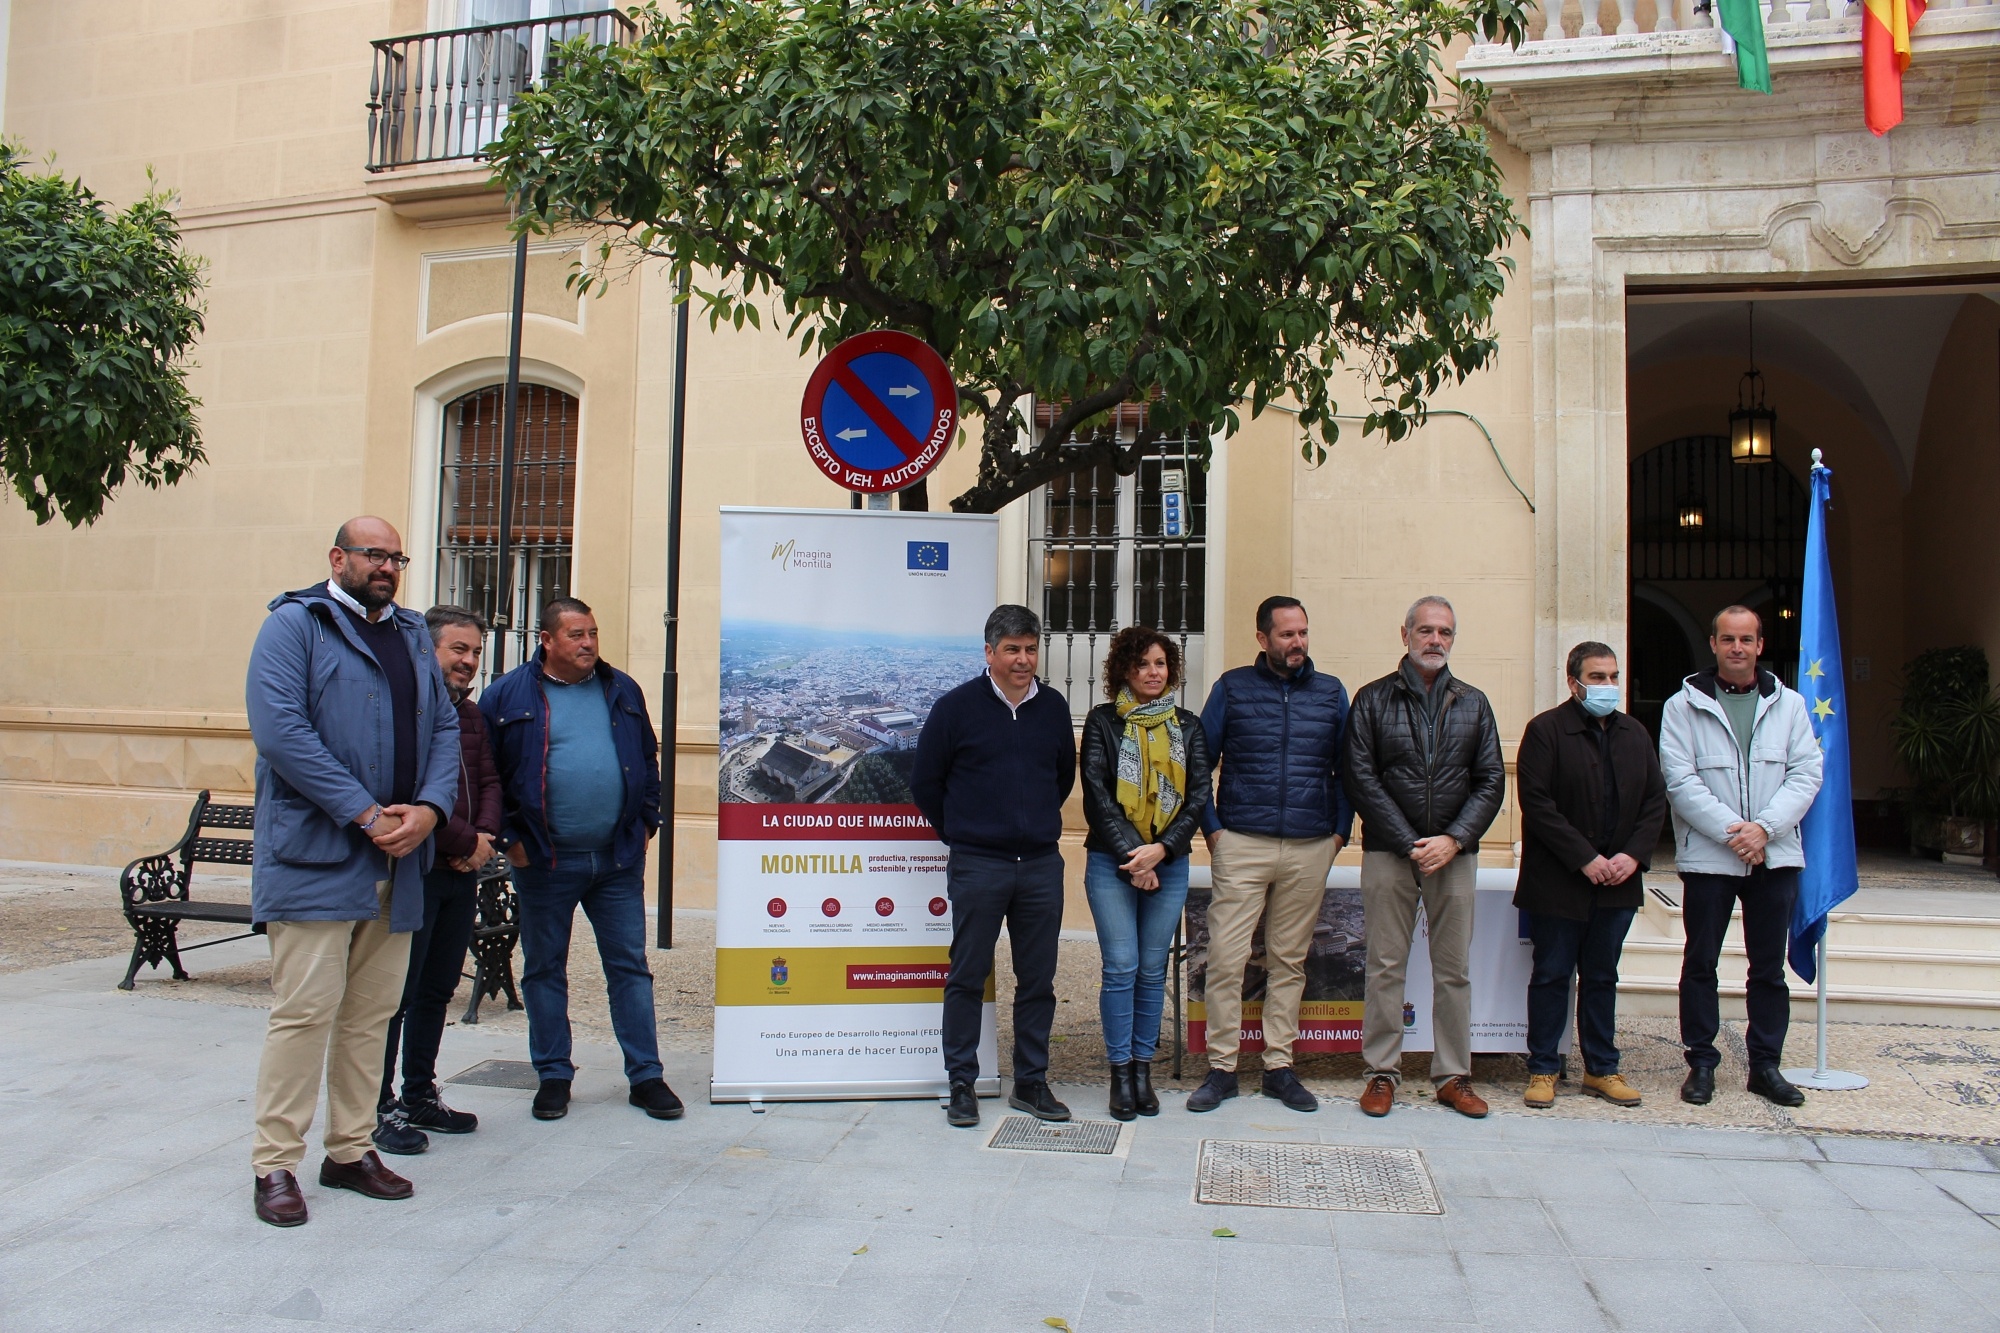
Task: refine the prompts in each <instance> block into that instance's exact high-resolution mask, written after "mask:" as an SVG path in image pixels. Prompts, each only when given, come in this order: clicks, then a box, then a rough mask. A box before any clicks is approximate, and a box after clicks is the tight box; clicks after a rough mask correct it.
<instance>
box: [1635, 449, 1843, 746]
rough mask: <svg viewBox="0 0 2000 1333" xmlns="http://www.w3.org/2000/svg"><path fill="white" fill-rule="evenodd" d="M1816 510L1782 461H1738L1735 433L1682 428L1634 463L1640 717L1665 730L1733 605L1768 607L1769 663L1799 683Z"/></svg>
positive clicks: (1637, 699)
mask: <svg viewBox="0 0 2000 1333" xmlns="http://www.w3.org/2000/svg"><path fill="white" fill-rule="evenodd" d="M1806 509H1807V505H1806V493H1805V488H1804V487H1802V486H1801V485H1799V481H1798V478H1797V477H1795V476H1793V475H1792V473H1791V471H1790V470H1789V469H1788V468H1786V467H1785V465H1784V464H1783V463H1781V462H1778V461H1776V460H1775V459H1774V460H1771V461H1769V462H1764V463H1759V464H1755V465H1751V466H1746V465H1744V464H1740V463H1736V462H1733V461H1732V460H1731V459H1730V456H1729V440H1728V437H1726V436H1722V435H1687V436H1682V437H1681V438H1679V439H1675V440H1669V441H1667V442H1666V443H1665V444H1662V445H1659V446H1657V447H1655V448H1653V449H1649V450H1647V451H1646V452H1645V453H1643V454H1641V455H1639V457H1638V458H1636V459H1634V460H1633V461H1632V466H1631V493H1630V507H1629V511H1628V512H1629V513H1630V515H1631V532H1630V546H1629V549H1630V552H1631V564H1630V570H1631V589H1630V592H1631V598H1630V602H1629V605H1630V606H1631V608H1632V610H1631V620H1630V623H1629V626H1628V631H1627V632H1628V637H1629V640H1630V647H1629V649H1628V650H1627V651H1628V653H1629V656H1630V660H1629V661H1628V662H1627V663H1626V667H1625V674H1626V678H1627V680H1628V681H1630V683H1631V684H1630V694H1631V701H1632V702H1631V708H1632V715H1633V716H1634V717H1636V718H1638V719H1640V720H1641V721H1642V722H1644V723H1646V725H1647V727H1648V728H1649V729H1651V730H1652V732H1653V734H1654V736H1655V737H1657V736H1658V735H1659V721H1660V710H1661V708H1662V707H1664V706H1665V704H1666V701H1667V700H1668V699H1669V698H1671V697H1672V695H1673V693H1674V691H1676V690H1678V689H1679V688H1680V683H1681V680H1682V678H1684V677H1685V676H1686V675H1687V673H1688V672H1690V671H1693V670H1696V669H1698V668H1700V667H1702V666H1704V665H1706V664H1707V663H1708V660H1709V658H1708V650H1707V642H1706V640H1707V626H1708V624H1709V622H1710V620H1711V618H1712V617H1713V616H1714V615H1715V613H1716V612H1717V611H1719V610H1721V609H1722V608H1723V607H1725V606H1728V605H1730V604H1731V603H1739V604H1741V605H1744V606H1748V607H1751V608H1752V609H1754V610H1756V611H1757V612H1758V613H1759V614H1760V615H1762V616H1763V618H1764V659H1763V666H1764V667H1765V668H1766V669H1768V670H1770V671H1773V672H1775V673H1776V674H1777V675H1778V677H1779V678H1780V679H1782V680H1783V681H1785V683H1786V684H1788V685H1789V684H1793V683H1795V682H1794V681H1793V679H1792V677H1793V676H1794V675H1795V674H1796V673H1797V670H1798V656H1799V620H1798V615H1799V580H1800V575H1801V572H1802V570H1803V569H1804V566H1805V554H1806ZM1690 626H1692V627H1693V629H1692V631H1691V630H1690V628H1689V627H1690Z"/></svg>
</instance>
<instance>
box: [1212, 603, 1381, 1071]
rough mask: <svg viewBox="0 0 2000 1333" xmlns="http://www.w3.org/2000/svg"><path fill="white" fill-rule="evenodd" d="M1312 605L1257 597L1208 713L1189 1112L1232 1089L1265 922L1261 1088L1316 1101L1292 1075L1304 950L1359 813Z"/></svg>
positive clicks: (1340, 697)
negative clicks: (1319, 664) (1200, 1015)
mask: <svg viewBox="0 0 2000 1333" xmlns="http://www.w3.org/2000/svg"><path fill="white" fill-rule="evenodd" d="M1306 639H1307V634H1306V610H1305V607H1304V606H1302V605H1300V603H1299V600H1298V599H1297V598H1295V597H1267V598H1265V599H1264V601H1263V603H1262V604H1261V605H1260V606H1258V608H1257V646H1258V647H1259V648H1262V649H1263V650H1264V651H1263V652H1261V653H1260V654H1258V656H1257V660H1256V661H1255V662H1253V663H1251V664H1250V665H1249V666H1246V667H1237V668H1236V669H1235V670H1233V671H1226V672H1224V673H1223V674H1222V678H1221V679H1220V680H1218V681H1216V682H1215V688H1214V689H1212V690H1211V691H1209V695H1208V705H1207V707H1205V708H1203V709H1202V710H1201V727H1202V731H1203V732H1205V733H1206V734H1207V736H1208V751H1209V753H1210V754H1212V755H1214V756H1216V758H1217V759H1219V760H1220V761H1221V764H1222V776H1221V778H1220V779H1219V780H1218V781H1217V782H1216V785H1215V800H1214V801H1213V802H1211V803H1210V805H1209V808H1208V810H1207V811H1206V812H1205V813H1204V816H1203V823H1204V826H1205V828H1204V832H1205V833H1206V835H1207V838H1208V851H1209V862H1210V865H1211V867H1212V869H1213V874H1214V884H1215V890H1214V894H1213V896H1212V897H1211V898H1210V899H1209V907H1208V970H1207V988H1206V993H1205V999H1206V1003H1207V1009H1208V1063H1209V1068H1210V1072H1209V1075H1208V1079H1207V1081H1206V1082H1204V1083H1203V1084H1202V1085H1201V1086H1200V1087H1199V1088H1196V1089H1195V1090H1194V1091H1193V1092H1192V1093H1190V1094H1189V1095H1188V1102H1187V1106H1188V1110H1190V1111H1212V1110H1214V1109H1215V1108H1216V1107H1217V1106H1218V1105H1220V1104H1221V1103H1222V1101H1223V1099H1224V1098H1227V1097H1234V1096H1235V1095H1236V1057H1237V1051H1238V1047H1239V1045H1240V1043H1241V1036H1242V1029H1243V966H1244V964H1245V963H1247V962H1248V961H1249V960H1250V939H1251V936H1252V935H1253V934H1254V933H1255V931H1256V929H1257V922H1258V919H1259V918H1262V919H1263V922H1264V969H1265V978H1266V980H1265V984H1264V1095H1265V1096H1267V1097H1276V1098H1278V1099H1279V1100H1280V1101H1282V1102H1284V1104H1285V1105H1287V1106H1289V1107H1291V1108H1292V1109H1293V1110H1295V1111H1312V1110H1317V1109H1318V1107H1319V1103H1318V1101H1316V1100H1315V1099H1314V1097H1313V1095H1312V1093H1310V1092H1308V1091H1307V1090H1306V1088H1305V1086H1304V1085H1303V1084H1301V1083H1300V1082H1299V1080H1298V1078H1297V1076H1295V1075H1294V1074H1293V1073H1292V1042H1293V1039H1294V1038H1296V1037H1297V1036H1298V1031H1299V999H1300V997H1301V996H1302V995H1303V994H1304V993H1305V984H1306V968H1305V963H1306V950H1307V949H1308V948H1309V947H1310V946H1311V944H1312V937H1313V926H1314V925H1315V924H1316V923H1317V922H1318V920H1319V910H1320V904H1321V902H1322V901H1323V900H1324V898H1325V896H1326V872H1327V870H1328V869H1329V868H1331V867H1332V865H1333V858H1334V857H1335V856H1336V855H1337V854H1338V853H1339V851H1340V849H1341V847H1342V846H1344V845H1345V844H1346V842H1347V833H1348V828H1349V826H1350V824H1351V823H1352V822H1353V814H1352V812H1351V811H1349V809H1348V807H1347V796H1346V793H1345V792H1343V791H1342V789H1341V784H1340V775H1339V773H1338V772H1337V771H1336V770H1337V767H1338V763H1339V756H1340V747H1341V739H1342V735H1343V733H1344V732H1345V731H1346V727H1347V691H1346V689H1344V688H1343V687H1342V686H1341V683H1340V681H1339V679H1338V678H1337V677H1334V676H1328V675H1322V674H1321V673H1319V672H1317V671H1314V670H1313V664H1312V658H1310V657H1308V656H1307V655H1306Z"/></svg>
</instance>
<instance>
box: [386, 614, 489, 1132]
mask: <svg viewBox="0 0 2000 1333" xmlns="http://www.w3.org/2000/svg"><path fill="white" fill-rule="evenodd" d="M424 624H425V625H427V626H429V627H430V631H431V644H432V646H433V647H434V648H435V650H436V653H437V661H438V666H439V668H440V669H442V670H443V672H444V679H445V684H447V685H449V686H450V687H451V693H452V698H453V699H454V700H456V701H457V705H458V741H459V766H458V804H457V805H456V806H454V807H453V808H452V812H451V817H450V818H449V819H447V820H445V822H444V826H443V827H442V828H440V829H438V831H437V833H436V835H435V841H436V844H437V846H436V851H435V855H436V863H435V864H433V865H432V866H431V868H430V871H429V872H428V873H427V874H425V876H424V923H423V925H421V926H419V927H418V928H417V932H416V934H415V935H414V936H413V937H412V938H411V940H410V971H409V976H408V977H407V978H406V979H405V980H404V982H403V1005H402V1008H400V1009H398V1010H397V1011H396V1013H395V1016H394V1017H392V1018H391V1019H390V1020H389V1045H388V1052H387V1054H386V1056H385V1063H384V1066H383V1070H382V1094H381V1097H380V1098H379V1100H378V1101H377V1103H376V1106H375V1146H376V1147H378V1148H380V1149H381V1150H382V1151H383V1152H387V1153H399V1154H401V1155H403V1156H409V1155H412V1154H414V1153H420V1152H422V1151H423V1150H424V1149H426V1148H428V1147H429V1146H430V1140H429V1139H428V1138H427V1137H425V1135H424V1131H425V1130H427V1129H428V1130H432V1131H434V1132H436V1133H439V1134H470V1133H471V1132H472V1131H473V1130H475V1129H477V1128H478V1127H479V1117H477V1116H475V1115H473V1114H472V1112H470V1111H454V1110H453V1109H452V1108H451V1107H449V1106H446V1105H445V1104H444V1098H443V1097H442V1096H440V1095H439V1093H438V1086H437V1054H438V1045H439V1043H440V1042H442V1041H443V1039H444V1021H445V1019H444V1015H445V1009H446V1008H447V1007H448V1006H449V1005H450V1004H451V997H452V995H453V994H454V993H455V992H456V991H457V990H458V982H459V977H460V974H461V973H463V972H464V970H465V950H466V946H467V945H468V944H470V943H471V942H472V923H473V918H474V916H476V915H477V913H478V907H479V875H478V871H479V868H480V867H481V866H483V865H485V864H486V863H487V861H489V860H490V859H492V856H493V840H494V839H495V838H497V837H499V836H500V815H501V805H500V771H499V769H497V768H496V767H494V764H493V749H492V746H490V745H489V744H488V743H487V740H486V719H485V718H484V717H482V716H481V715H480V712H479V705H478V704H476V703H474V702H473V701H472V682H473V681H474V680H476V679H478V676H479V659H480V656H481V655H482V654H483V653H484V652H485V649H486V622H485V621H484V620H482V619H481V618H480V617H479V616H478V615H477V614H476V613H474V612H472V611H468V610H467V609H466V608H464V607H462V606H434V607H432V608H431V609H430V610H428V611H426V612H424ZM398 1050H401V1052H402V1057H403V1095H402V1096H401V1097H398V1096H397V1095H396V1053H397V1051H398Z"/></svg>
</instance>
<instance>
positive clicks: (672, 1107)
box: [627, 1078, 687, 1120]
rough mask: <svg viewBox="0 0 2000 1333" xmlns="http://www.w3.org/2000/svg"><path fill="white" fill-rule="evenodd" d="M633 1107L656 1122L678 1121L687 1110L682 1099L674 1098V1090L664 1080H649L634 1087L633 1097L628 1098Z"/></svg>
mask: <svg viewBox="0 0 2000 1333" xmlns="http://www.w3.org/2000/svg"><path fill="white" fill-rule="evenodd" d="M627 1100H628V1101H630V1102H631V1103H632V1105H634V1106H636V1107H638V1108H639V1109H640V1110H642V1111H644V1112H645V1113H646V1114H647V1115H649V1116H651V1117H653V1119H655V1120H678V1119H680V1118H681V1113H682V1112H683V1111H685V1110H686V1109H687V1108H686V1107H684V1106H682V1105H681V1099H680V1098H678V1097H676V1096H674V1090H673V1089H672V1088H670V1087H668V1086H667V1081H666V1080H665V1079H663V1078H649V1079H646V1080H644V1081H643V1082H639V1083H634V1084H633V1085H632V1095H631V1096H630V1097H629V1098H627Z"/></svg>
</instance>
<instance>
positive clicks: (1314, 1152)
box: [1194, 1139, 1444, 1213]
mask: <svg viewBox="0 0 2000 1333" xmlns="http://www.w3.org/2000/svg"><path fill="white" fill-rule="evenodd" d="M1194 1198H1195V1202H1196V1203H1233V1204H1251V1205H1254V1206H1256V1207H1260V1208H1324V1209H1328V1210H1331V1211H1335V1212H1347V1213H1442V1212H1444V1203H1443V1202H1442V1201H1441V1200H1440V1199H1439V1198H1438V1192H1437V1186H1436V1185H1434V1184H1432V1183H1431V1173H1430V1169H1429V1168H1428V1167H1426V1166H1425V1165H1424V1155H1423V1154H1422V1153H1421V1152H1419V1151H1418V1150H1416V1149H1415V1148H1343V1147H1336V1146H1332V1145H1328V1144H1319V1143H1257V1142H1250V1141H1244V1140H1233V1139H1203V1140H1202V1144H1201V1166H1200V1169H1199V1172H1198V1174H1197V1176H1196V1180H1195V1191H1194Z"/></svg>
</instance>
